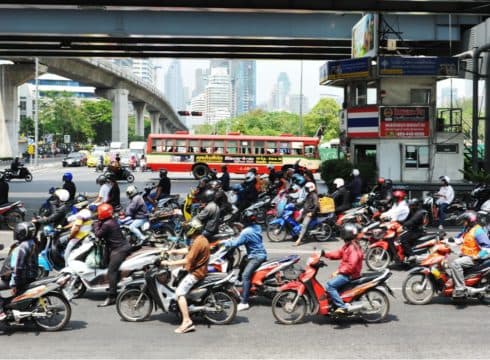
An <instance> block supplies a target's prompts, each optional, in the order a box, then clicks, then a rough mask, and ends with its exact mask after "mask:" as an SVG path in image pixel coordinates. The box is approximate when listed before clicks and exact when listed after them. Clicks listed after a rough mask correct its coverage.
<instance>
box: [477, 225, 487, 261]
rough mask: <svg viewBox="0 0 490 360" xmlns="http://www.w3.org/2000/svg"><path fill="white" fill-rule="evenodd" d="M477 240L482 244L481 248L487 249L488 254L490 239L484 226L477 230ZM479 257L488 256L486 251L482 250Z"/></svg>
mask: <svg viewBox="0 0 490 360" xmlns="http://www.w3.org/2000/svg"><path fill="white" fill-rule="evenodd" d="M475 240H476V242H477V243H478V245H479V246H480V249H481V250H486V252H487V254H488V253H489V252H490V240H489V239H488V235H487V233H486V232H485V230H483V229H482V228H479V229H477V230H476V231H475ZM478 257H486V255H485V252H482V251H480V253H479V254H478Z"/></svg>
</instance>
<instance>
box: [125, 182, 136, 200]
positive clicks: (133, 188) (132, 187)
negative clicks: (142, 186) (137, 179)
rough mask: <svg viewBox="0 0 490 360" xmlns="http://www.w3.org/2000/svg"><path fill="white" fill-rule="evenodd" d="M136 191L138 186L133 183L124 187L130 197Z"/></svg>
mask: <svg viewBox="0 0 490 360" xmlns="http://www.w3.org/2000/svg"><path fill="white" fill-rule="evenodd" d="M137 193H138V188H137V187H136V186H134V185H129V186H128V188H127V189H126V195H128V198H130V199H132V198H133V197H134V196H135V195H136V194H137Z"/></svg>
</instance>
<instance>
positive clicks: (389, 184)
mask: <svg viewBox="0 0 490 360" xmlns="http://www.w3.org/2000/svg"><path fill="white" fill-rule="evenodd" d="M371 192H372V193H373V194H374V195H375V196H376V197H377V199H378V200H380V201H381V202H382V204H383V205H387V204H388V202H390V201H391V199H392V192H393V181H391V179H385V178H382V177H380V178H378V180H377V181H376V186H375V187H374V188H373V189H372V190H371Z"/></svg>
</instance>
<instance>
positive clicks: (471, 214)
mask: <svg viewBox="0 0 490 360" xmlns="http://www.w3.org/2000/svg"><path fill="white" fill-rule="evenodd" d="M457 220H458V223H460V224H463V223H464V222H465V221H467V222H468V226H473V225H475V224H476V222H477V221H478V214H477V213H476V212H475V211H473V210H467V211H465V212H464V213H462V214H461V215H459V216H458V219H457Z"/></svg>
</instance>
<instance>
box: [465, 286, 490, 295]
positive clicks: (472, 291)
mask: <svg viewBox="0 0 490 360" xmlns="http://www.w3.org/2000/svg"><path fill="white" fill-rule="evenodd" d="M489 288H490V287H488V286H486V287H482V288H474V287H470V286H468V287H467V288H466V291H467V292H468V295H470V296H473V295H477V294H482V293H484V292H486V291H488V289H489Z"/></svg>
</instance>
